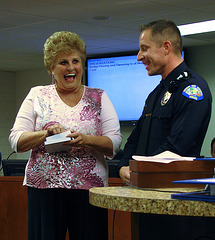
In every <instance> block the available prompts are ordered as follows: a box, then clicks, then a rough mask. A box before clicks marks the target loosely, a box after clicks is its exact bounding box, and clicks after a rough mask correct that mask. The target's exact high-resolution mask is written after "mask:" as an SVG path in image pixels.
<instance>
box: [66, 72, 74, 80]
mask: <svg viewBox="0 0 215 240" xmlns="http://www.w3.org/2000/svg"><path fill="white" fill-rule="evenodd" d="M74 78H75V73H69V74H67V75H65V79H66V80H73V79H74Z"/></svg>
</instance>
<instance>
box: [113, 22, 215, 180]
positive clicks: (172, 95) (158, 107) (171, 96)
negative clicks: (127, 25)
mask: <svg viewBox="0 0 215 240" xmlns="http://www.w3.org/2000/svg"><path fill="white" fill-rule="evenodd" d="M140 29H141V34H140V38H139V47H140V50H139V52H138V55H137V60H138V61H142V63H143V64H144V65H145V67H146V70H147V71H148V74H149V75H150V76H153V75H161V76H162V80H161V82H160V84H159V85H158V86H157V87H156V88H155V89H154V91H152V92H151V93H150V94H149V96H148V98H147V100H146V103H145V106H144V110H143V113H142V116H141V117H140V119H139V121H138V123H137V126H136V128H135V129H134V131H133V132H132V134H131V135H130V137H129V138H128V140H127V143H126V145H125V148H124V154H123V157H122V159H121V161H120V163H119V165H118V169H119V174H120V177H121V178H122V179H123V180H124V181H127V182H129V180H130V173H129V167H128V165H129V159H131V158H132V155H134V154H139V155H145V156H153V155H156V154H159V153H161V152H164V151H167V150H168V151H171V152H174V153H176V154H179V155H181V156H191V157H198V156H199V155H200V151H201V147H202V143H203V140H204V137H205V134H206V131H207V128H208V124H209V121H210V116H211V102H212V97H211V93H210V90H209V88H208V85H207V82H206V81H205V80H204V79H203V78H202V77H201V76H200V75H198V74H197V73H195V72H193V71H192V70H191V69H189V68H188V67H187V66H186V64H185V62H184V61H183V58H182V39H181V35H180V31H179V29H178V28H177V26H176V25H175V24H174V23H173V22H172V21H168V20H158V21H154V22H151V23H149V24H147V25H141V26H140ZM143 81H144V80H143Z"/></svg>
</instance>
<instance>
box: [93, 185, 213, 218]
mask: <svg viewBox="0 0 215 240" xmlns="http://www.w3.org/2000/svg"><path fill="white" fill-rule="evenodd" d="M159 190H161V191H152V190H150V189H147V190H140V189H136V188H132V187H96V188H91V189H90V190H89V201H90V203H91V204H92V205H94V206H97V207H101V208H108V209H113V210H120V211H128V212H141V213H152V214H167V215H180V216H205V217H214V216H215V202H203V201H188V200H176V199H171V194H172V193H175V191H177V192H192V191H197V190H198V191H199V189H193V188H168V189H165V188H162V189H159Z"/></svg>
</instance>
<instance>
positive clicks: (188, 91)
mask: <svg viewBox="0 0 215 240" xmlns="http://www.w3.org/2000/svg"><path fill="white" fill-rule="evenodd" d="M182 95H184V96H185V97H187V98H189V99H193V100H196V101H200V100H202V99H203V98H204V97H203V92H202V90H201V88H200V87H198V86H197V85H189V86H187V87H186V88H185V89H184V90H183V92H182Z"/></svg>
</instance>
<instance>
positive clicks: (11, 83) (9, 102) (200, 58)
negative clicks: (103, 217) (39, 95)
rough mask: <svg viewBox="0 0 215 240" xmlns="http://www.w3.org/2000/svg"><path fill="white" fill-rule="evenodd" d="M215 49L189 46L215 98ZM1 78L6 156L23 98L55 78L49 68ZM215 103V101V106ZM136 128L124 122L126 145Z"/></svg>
mask: <svg viewBox="0 0 215 240" xmlns="http://www.w3.org/2000/svg"><path fill="white" fill-rule="evenodd" d="M213 53H215V45H211V46H204V47H192V48H189V49H188V56H187V64H188V66H189V67H191V68H192V69H193V70H195V71H196V72H198V73H199V74H201V75H202V76H203V77H204V78H205V79H206V80H207V82H208V84H209V86H210V88H211V92H212V95H213V98H214V99H215V91H214V89H215V81H214V79H215V68H214V66H215V58H214V54H213ZM0 82H1V88H0V92H1V104H0V114H1V118H0V141H1V145H0V152H2V155H3V158H4V159H5V158H7V156H8V155H9V154H10V153H11V152H12V150H11V148H10V145H9V143H8V135H9V131H10V128H11V127H12V124H13V121H14V119H15V116H16V113H17V111H18V109H19V107H20V105H21V103H22V101H23V99H24V98H25V96H26V94H27V93H28V91H29V90H30V88H31V87H32V86H37V85H46V84H49V83H51V79H50V77H49V76H48V74H47V72H46V70H45V69H39V70H33V71H32V70H29V71H23V72H17V73H7V72H0ZM214 104H215V103H214V101H213V106H214ZM199 114H201V113H199ZM214 123H215V116H214V111H213V112H212V118H211V122H210V126H209V130H208V133H207V135H206V138H205V141H204V144H203V148H202V152H201V154H202V155H205V156H210V141H211V139H212V138H213V137H214V136H215V126H214ZM132 130H133V127H125V126H123V127H122V128H121V132H122V135H123V144H122V148H123V147H124V144H125V142H126V139H127V137H128V136H129V134H130V133H131V131H132ZM28 155H29V153H23V154H14V155H13V156H11V157H10V158H11V159H12V158H24V159H25V158H28Z"/></svg>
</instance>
